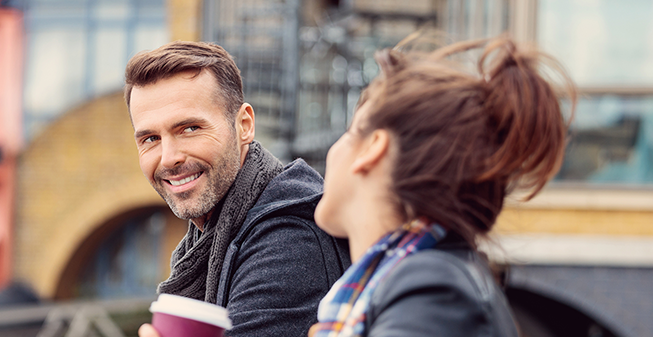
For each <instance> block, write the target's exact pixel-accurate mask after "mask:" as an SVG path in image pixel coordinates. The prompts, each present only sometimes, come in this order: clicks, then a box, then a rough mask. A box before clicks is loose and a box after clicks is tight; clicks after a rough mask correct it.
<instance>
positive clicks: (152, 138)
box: [143, 136, 159, 143]
mask: <svg viewBox="0 0 653 337" xmlns="http://www.w3.org/2000/svg"><path fill="white" fill-rule="evenodd" d="M158 139H159V137H158V136H149V137H147V138H145V139H143V143H152V142H154V141H156V140H158Z"/></svg>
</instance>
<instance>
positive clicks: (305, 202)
mask: <svg viewBox="0 0 653 337" xmlns="http://www.w3.org/2000/svg"><path fill="white" fill-rule="evenodd" d="M323 183H324V180H323V179H322V176H320V174H319V173H318V172H317V171H315V170H314V169H313V168H312V167H310V166H309V165H308V164H307V163H306V162H305V161H304V160H303V159H296V160H295V161H293V162H291V163H290V164H288V165H286V166H285V167H284V169H283V171H282V172H281V173H279V175H277V176H276V177H275V178H274V179H272V180H271V181H270V183H269V184H268V186H267V187H266V188H265V190H264V191H263V193H262V194H261V196H260V197H259V199H258V201H257V202H256V204H255V205H254V207H252V209H251V210H250V211H249V213H248V214H247V217H248V220H250V221H251V220H254V219H257V218H261V217H263V216H265V215H267V214H270V213H272V212H278V211H282V210H285V211H286V212H288V211H290V212H291V214H293V215H296V216H299V217H303V218H310V219H312V218H313V211H314V210H315V206H316V205H317V202H319V200H320V198H321V197H322V186H323ZM246 222H249V221H246Z"/></svg>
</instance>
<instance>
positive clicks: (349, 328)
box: [311, 219, 446, 337]
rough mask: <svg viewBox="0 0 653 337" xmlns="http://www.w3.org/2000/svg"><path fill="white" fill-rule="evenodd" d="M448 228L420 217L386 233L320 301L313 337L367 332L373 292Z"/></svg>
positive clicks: (439, 237)
mask: <svg viewBox="0 0 653 337" xmlns="http://www.w3.org/2000/svg"><path fill="white" fill-rule="evenodd" d="M445 235H446V230H445V229H444V228H443V227H441V226H439V225H437V224H428V223H427V222H425V221H424V220H423V219H417V220H414V221H413V222H411V223H410V224H407V225H404V226H402V227H401V228H399V229H397V230H396V231H394V232H392V233H390V234H388V235H386V236H384V237H383V238H381V240H379V241H378V242H377V243H376V244H374V246H372V247H370V248H369V249H368V250H367V252H366V253H365V255H363V257H362V258H361V259H360V260H359V261H358V262H356V263H355V264H353V265H352V266H351V267H349V269H347V271H345V273H344V274H343V275H342V277H341V278H340V279H339V280H338V281H336V283H335V284H334V285H333V287H331V290H330V291H329V293H327V295H326V296H325V297H324V298H323V299H322V301H321V302H320V306H319V308H318V313H317V319H318V321H319V323H317V324H316V325H314V326H313V328H312V329H311V336H312V337H349V336H364V335H365V334H366V326H365V318H366V314H367V310H368V307H369V304H370V300H371V298H372V293H373V292H374V290H375V289H376V287H377V286H378V285H379V282H381V280H383V279H384V278H385V276H386V275H388V274H389V273H390V271H391V270H392V268H393V267H394V266H396V265H397V264H398V263H399V262H400V261H401V260H402V259H403V258H405V257H406V256H408V255H410V254H413V253H415V252H417V251H420V250H422V249H428V248H431V247H433V246H435V244H436V243H437V242H438V241H439V240H441V239H442V238H444V236H445Z"/></svg>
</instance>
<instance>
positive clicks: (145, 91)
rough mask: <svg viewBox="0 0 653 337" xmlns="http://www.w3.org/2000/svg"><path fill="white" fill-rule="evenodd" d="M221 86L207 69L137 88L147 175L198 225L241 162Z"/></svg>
mask: <svg viewBox="0 0 653 337" xmlns="http://www.w3.org/2000/svg"><path fill="white" fill-rule="evenodd" d="M216 85H217V84H216V81H215V79H214V77H213V75H212V74H211V73H209V72H207V71H202V72H201V73H200V74H199V75H198V76H196V77H194V78H193V77H192V73H180V74H177V75H175V76H173V77H170V78H167V79H162V80H159V81H157V82H156V83H154V84H150V85H146V86H144V87H134V88H133V89H132V92H131V107H130V112H131V117H132V121H133V124H134V130H135V132H134V138H135V140H136V146H137V148H138V155H139V163H140V166H141V170H142V171H143V174H144V175H145V177H147V179H148V180H149V181H150V184H151V185H152V186H153V187H154V189H155V190H156V191H157V192H158V193H159V194H160V195H161V197H163V199H165V201H166V202H167V203H168V205H169V206H170V208H171V209H172V211H173V212H174V213H175V215H176V216H178V217H179V218H182V219H191V220H193V222H195V224H196V225H198V226H203V225H204V221H205V220H206V218H207V216H208V214H209V212H210V211H211V210H212V209H213V208H214V207H215V205H216V204H217V203H218V202H219V201H220V199H222V197H224V195H225V194H226V192H227V190H228V189H229V187H230V186H231V184H232V183H233V181H234V179H235V178H236V174H237V173H238V170H239V169H240V165H241V163H240V150H239V144H238V141H237V137H236V133H235V131H234V126H233V125H230V123H229V122H228V121H227V120H226V118H225V114H224V111H223V105H222V104H219V102H216V98H215V93H216V87H215V86H216ZM198 222H199V223H198ZM200 228H201V227H200Z"/></svg>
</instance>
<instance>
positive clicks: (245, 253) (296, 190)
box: [216, 159, 350, 337]
mask: <svg viewBox="0 0 653 337" xmlns="http://www.w3.org/2000/svg"><path fill="white" fill-rule="evenodd" d="M322 184H323V181H322V177H321V176H320V175H319V173H317V172H316V171H315V170H313V169H312V168H311V167H310V166H308V165H307V164H306V163H305V162H304V161H303V160H301V159H299V160H295V161H294V162H292V163H290V164H289V165H287V166H286V167H285V168H284V171H283V172H282V173H280V174H279V175H278V176H277V177H275V178H274V179H273V180H272V181H271V182H270V183H269V184H268V186H267V187H266V189H265V190H264V191H263V193H262V194H261V196H260V197H259V199H258V201H257V203H256V205H254V207H253V208H252V209H251V210H250V211H249V212H248V214H247V218H246V219H245V222H244V223H243V226H242V227H241V229H240V232H239V233H238V234H237V235H236V237H235V239H234V240H233V241H232V242H231V244H230V245H229V248H228V250H227V254H226V256H225V260H224V265H223V267H222V272H221V274H220V283H219V287H218V298H217V302H216V303H217V304H218V305H221V306H223V307H226V308H227V310H229V316H230V318H231V320H232V322H233V326H234V327H233V329H232V330H231V331H229V332H228V333H227V335H228V336H284V337H285V336H302V337H306V335H307V333H308V329H309V328H310V326H311V325H312V324H314V323H316V322H317V307H318V304H319V302H320V300H321V299H322V297H324V295H326V293H327V292H328V291H329V289H330V288H331V285H333V283H334V282H335V281H336V280H338V278H340V276H341V275H342V273H343V272H344V271H345V269H347V268H348V267H349V265H350V259H349V250H348V246H347V242H346V241H345V240H336V239H334V238H333V237H331V236H329V235H328V234H326V233H325V232H324V231H322V230H321V229H319V228H318V227H317V225H315V222H314V220H313V212H314V211H315V206H316V205H317V203H318V201H319V200H320V198H321V196H322Z"/></svg>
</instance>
